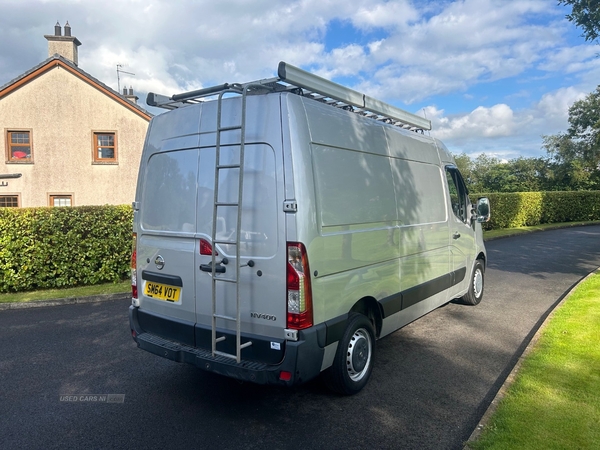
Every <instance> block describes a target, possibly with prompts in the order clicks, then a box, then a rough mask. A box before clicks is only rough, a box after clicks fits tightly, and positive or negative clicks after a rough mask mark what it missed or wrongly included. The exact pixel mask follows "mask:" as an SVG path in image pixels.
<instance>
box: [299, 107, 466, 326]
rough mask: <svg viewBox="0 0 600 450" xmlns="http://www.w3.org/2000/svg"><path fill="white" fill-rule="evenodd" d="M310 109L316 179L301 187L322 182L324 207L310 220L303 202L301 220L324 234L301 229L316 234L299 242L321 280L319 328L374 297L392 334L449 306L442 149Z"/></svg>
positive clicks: (319, 196)
mask: <svg viewBox="0 0 600 450" xmlns="http://www.w3.org/2000/svg"><path fill="white" fill-rule="evenodd" d="M303 106H304V109H305V112H306V116H305V117H306V121H307V123H308V126H309V130H310V138H311V142H312V144H311V147H310V150H311V155H312V161H311V162H312V167H311V168H312V175H313V179H312V180H310V177H307V176H306V174H303V178H302V179H300V178H299V177H295V182H296V184H300V183H303V182H304V183H310V181H312V182H313V183H314V203H315V206H316V208H315V211H314V216H312V212H311V214H310V215H305V214H304V210H303V209H302V206H303V203H304V202H305V201H308V200H307V199H305V198H304V197H303V198H302V201H300V202H299V212H298V218H297V220H298V222H300V223H302V222H306V223H309V222H312V221H316V225H317V226H316V229H315V228H313V230H310V227H308V226H303V225H299V226H298V229H299V230H308V233H306V235H303V233H302V232H301V231H300V232H299V235H300V237H299V240H301V241H303V242H305V243H306V244H308V252H309V260H310V261H311V272H315V273H317V274H318V275H317V276H316V277H315V278H314V279H313V281H312V283H313V301H314V302H315V322H316V323H319V322H320V321H326V320H330V319H332V318H335V317H338V316H343V315H344V314H347V312H348V311H350V309H351V308H352V306H353V305H354V304H355V303H356V302H357V301H359V300H360V299H362V298H366V297H369V298H374V299H375V300H378V301H380V304H381V306H382V313H383V315H384V324H390V325H387V326H384V330H383V333H387V332H389V331H388V330H391V328H393V327H395V328H397V327H399V326H401V325H403V324H405V323H408V322H409V321H411V320H414V318H416V317H418V316H420V315H423V314H425V313H426V312H428V311H430V310H431V309H433V308H435V307H437V306H439V305H440V304H442V303H444V302H446V301H447V300H448V295H447V289H448V288H449V287H451V286H452V283H453V282H454V278H453V277H452V274H451V268H450V248H449V245H448V244H449V242H448V239H449V229H448V210H447V204H446V198H445V195H444V192H445V191H444V187H443V183H444V178H443V177H444V176H445V175H444V174H443V173H442V171H441V168H440V159H439V156H438V152H437V150H436V147H435V145H434V143H433V141H432V140H431V139H430V138H428V137H425V136H419V135H416V134H415V133H409V132H406V131H404V130H401V129H398V128H397V127H391V126H388V125H385V124H382V123H378V122H373V121H371V120H367V119H364V118H362V117H360V116H358V115H356V114H352V113H349V112H346V111H342V110H338V109H335V110H333V109H332V108H328V107H326V106H323V105H320V104H318V103H317V102H311V101H304V102H303ZM307 191H309V189H308V188H307ZM311 216H312V217H311ZM409 310H410V311H409ZM402 311H404V313H403V314H401V312H402ZM407 311H408V312H407ZM395 328H394V329H395ZM391 331H393V330H391ZM383 333H382V334H383Z"/></svg>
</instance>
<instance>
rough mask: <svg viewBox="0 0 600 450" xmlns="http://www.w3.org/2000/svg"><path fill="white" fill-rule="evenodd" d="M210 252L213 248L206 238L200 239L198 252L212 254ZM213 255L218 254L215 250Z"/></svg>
mask: <svg viewBox="0 0 600 450" xmlns="http://www.w3.org/2000/svg"><path fill="white" fill-rule="evenodd" d="M212 252H213V248H212V245H211V244H210V242H208V241H207V240H206V239H200V254H201V255H207V256H212ZM215 256H219V254H218V253H217V252H215Z"/></svg>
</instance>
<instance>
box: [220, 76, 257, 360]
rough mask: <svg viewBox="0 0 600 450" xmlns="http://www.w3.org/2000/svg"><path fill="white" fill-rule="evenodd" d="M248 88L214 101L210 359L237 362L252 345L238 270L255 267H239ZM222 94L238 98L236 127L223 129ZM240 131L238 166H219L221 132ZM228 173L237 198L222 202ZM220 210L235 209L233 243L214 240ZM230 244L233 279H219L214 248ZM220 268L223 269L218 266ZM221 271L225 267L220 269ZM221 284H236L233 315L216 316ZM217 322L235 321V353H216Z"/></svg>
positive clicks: (230, 89)
mask: <svg viewBox="0 0 600 450" xmlns="http://www.w3.org/2000/svg"><path fill="white" fill-rule="evenodd" d="M247 92H248V86H240V85H229V86H227V88H226V89H224V90H222V91H221V92H220V93H219V97H218V101H217V136H216V138H217V142H216V158H215V188H214V201H213V222H212V232H211V240H212V246H213V251H212V271H211V278H212V324H211V326H212V339H211V340H212V356H213V357H215V356H217V355H219V356H225V357H228V358H232V359H235V360H236V361H237V362H238V363H239V362H240V361H241V358H242V350H243V349H244V348H246V347H249V346H251V345H252V341H248V342H245V343H244V344H242V342H241V320H240V269H241V268H242V267H246V266H252V265H254V264H253V263H252V262H251V261H249V262H248V263H247V264H244V265H242V264H241V261H240V238H241V229H242V197H243V189H244V150H245V143H246V142H245V141H246V98H247ZM225 94H237V95H240V96H241V109H242V111H241V118H240V124H239V125H233V126H223V124H222V118H223V111H222V107H223V97H224V95H225ZM236 130H239V132H240V147H239V160H238V162H237V163H231V164H222V163H221V147H222V146H221V137H222V134H223V133H224V132H228V131H236ZM231 170H238V191H237V198H235V199H234V201H230V202H223V201H221V199H220V198H219V184H220V182H219V181H220V179H221V177H222V175H223V173H226V172H228V171H231ZM222 208H235V209H236V216H237V221H236V229H235V233H234V236H235V237H234V240H233V241H232V240H219V239H217V219H218V216H219V211H220V210H221V209H222ZM219 244H222V245H231V246H234V247H235V276H234V277H225V276H219V274H220V273H223V271H222V270H221V271H220V272H219V271H218V269H217V267H218V266H217V264H218V265H219V266H220V264H221V263H222V264H228V263H229V261H227V259H226V258H223V260H222V261H221V262H220V263H217V259H216V257H217V251H216V247H217V245H219ZM220 267H222V266H220ZM223 269H224V268H223ZM220 283H231V284H235V316H228V315H224V314H218V313H217V298H218V296H217V286H218V285H219V284H220ZM217 321H228V322H235V348H236V352H235V354H231V353H227V352H222V351H219V350H217V344H218V343H219V342H222V341H224V340H225V339H226V338H227V337H226V336H224V335H221V336H217V325H218V323H217Z"/></svg>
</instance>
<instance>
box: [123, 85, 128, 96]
mask: <svg viewBox="0 0 600 450" xmlns="http://www.w3.org/2000/svg"><path fill="white" fill-rule="evenodd" d="M123 95H127V87H124V88H123Z"/></svg>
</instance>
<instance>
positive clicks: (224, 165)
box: [217, 164, 240, 169]
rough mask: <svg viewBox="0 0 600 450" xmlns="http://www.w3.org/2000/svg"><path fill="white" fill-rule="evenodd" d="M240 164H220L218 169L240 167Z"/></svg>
mask: <svg viewBox="0 0 600 450" xmlns="http://www.w3.org/2000/svg"><path fill="white" fill-rule="evenodd" d="M239 168H240V165H239V164H223V165H220V166H217V169H239Z"/></svg>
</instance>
